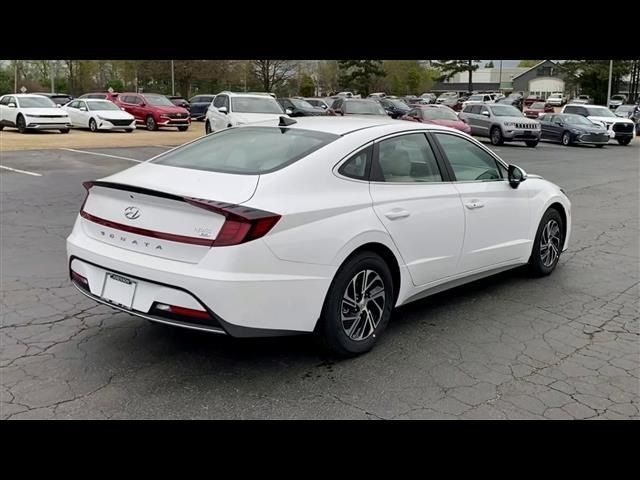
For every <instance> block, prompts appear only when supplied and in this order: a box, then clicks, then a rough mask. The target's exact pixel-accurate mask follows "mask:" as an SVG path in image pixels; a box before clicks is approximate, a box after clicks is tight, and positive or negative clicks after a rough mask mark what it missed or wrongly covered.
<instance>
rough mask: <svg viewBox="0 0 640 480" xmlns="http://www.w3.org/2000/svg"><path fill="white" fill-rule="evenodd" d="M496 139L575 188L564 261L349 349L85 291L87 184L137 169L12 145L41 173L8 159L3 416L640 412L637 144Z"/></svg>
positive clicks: (439, 306)
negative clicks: (78, 242)
mask: <svg viewBox="0 0 640 480" xmlns="http://www.w3.org/2000/svg"><path fill="white" fill-rule="evenodd" d="M495 150H497V152H498V154H499V155H501V156H502V157H503V158H504V159H505V160H507V161H509V162H512V163H515V164H517V165H520V166H521V167H523V168H524V169H525V170H527V171H530V172H531V173H537V174H541V175H542V176H544V177H546V178H548V179H550V180H551V181H554V182H555V183H557V184H559V185H560V186H562V187H564V188H565V190H567V192H568V194H569V196H570V198H571V201H572V203H573V233H572V239H571V245H570V248H569V250H568V251H567V252H565V253H564V254H563V255H562V257H561V260H560V264H559V266H558V268H557V270H556V271H555V272H554V273H553V274H552V275H551V276H550V277H546V278H541V279H532V278H529V277H528V276H527V275H526V273H525V272H523V271H521V270H515V271H511V272H505V273H502V274H500V275H497V276H495V277H492V278H488V279H484V280H481V281H479V282H475V283H473V284H470V285H467V286H463V287H459V288H456V289H455V290H451V291H448V292H444V293H441V294H438V295H436V296H433V297H430V298H427V299H425V300H422V301H418V302H415V303H413V304H410V305H408V306H406V307H403V308H400V309H398V310H397V311H396V312H395V314H394V317H393V319H392V321H391V323H390V325H389V328H388V330H387V332H386V333H385V335H384V336H383V338H381V341H380V342H379V344H378V346H377V347H376V348H375V349H374V350H373V351H372V352H370V353H369V354H367V355H364V356H362V357H359V358H356V359H350V360H344V361H335V360H333V359H330V358H327V357H325V356H324V355H323V354H322V353H321V352H320V351H319V350H318V349H317V348H316V346H315V344H314V343H313V342H312V341H311V339H310V338H309V337H290V338H275V339H251V340H236V339H231V338H226V337H220V336H216V335H208V334H202V333H198V332H192V331H187V330H180V329H175V328H171V327H166V326H161V325H153V324H150V323H149V322H147V321H145V320H142V319H137V318H134V317H130V316H128V315H126V314H124V313H121V312H117V311H114V310H111V309H110V308H108V307H106V306H102V305H97V304H95V303H93V302H92V301H90V300H88V299H86V298H85V297H83V296H82V295H81V294H80V293H78V292H77V291H76V290H75V289H74V288H73V287H72V286H71V285H70V284H69V282H68V280H67V263H66V257H65V238H66V236H67V234H68V233H69V231H70V229H71V226H72V224H73V222H74V220H75V217H76V214H77V212H78V208H79V207H80V204H81V203H82V199H83V198H84V190H83V188H82V185H81V182H82V181H85V180H90V179H95V178H100V177H102V176H105V175H107V174H110V173H113V172H116V171H118V170H121V169H123V168H126V167H128V166H130V165H132V163H130V162H127V161H125V160H121V159H117V158H107V157H99V156H91V155H83V154H80V153H74V152H68V151H61V150H40V151H23V152H2V155H1V158H0V161H1V163H2V164H3V165H6V166H9V167H12V168H17V169H23V170H27V171H32V172H37V173H40V174H41V175H42V176H41V177H35V176H28V175H24V174H21V173H14V172H10V171H5V170H1V171H0V186H1V187H2V188H1V197H0V201H1V205H0V207H1V208H0V210H1V218H0V226H1V232H0V241H1V246H2V248H1V271H0V274H1V275H0V276H1V284H0V309H1V315H2V323H1V326H0V418H2V419H49V418H53V419H112V418H113V419H165V418H166V419H174V418H175V419H200V418H206V419H208V418H211V419H258V418H260V419H263V418H268V419H325V418H332V419H460V418H462V419H543V418H547V419H638V418H639V417H640V413H639V408H640V401H639V397H640V380H639V374H640V368H639V367H640V330H639V321H638V319H639V309H640V307H639V302H638V299H639V293H640V284H639V278H638V277H639V275H638V273H639V260H640V248H639V239H640V232H639V225H638V221H639V210H640V202H639V193H638V189H639V180H640V140H638V139H636V140H634V142H633V143H632V144H631V145H630V146H628V147H620V146H618V145H616V144H613V143H611V144H610V145H609V146H607V147H605V148H604V149H596V148H590V147H570V148H565V147H562V146H560V145H556V144H550V143H541V144H540V145H539V146H538V147H537V148H536V149H529V148H526V147H524V146H522V147H521V146H519V145H505V146H502V147H498V148H495ZM96 151H97V152H105V153H106V152H110V153H111V154H113V155H116V156H123V157H129V158H137V159H146V158H149V157H150V156H152V155H154V154H156V153H159V152H161V151H162V149H161V148H153V147H146V148H128V149H124V148H112V149H108V150H107V149H104V150H96Z"/></svg>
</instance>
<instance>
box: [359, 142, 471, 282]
mask: <svg viewBox="0 0 640 480" xmlns="http://www.w3.org/2000/svg"><path fill="white" fill-rule="evenodd" d="M373 157H374V158H373V163H372V169H371V179H370V180H371V182H370V192H371V198H372V200H373V208H374V210H375V212H376V215H377V216H378V218H379V219H380V221H381V222H382V224H383V225H384V227H385V228H386V229H387V231H388V232H389V235H390V236H391V238H392V239H393V242H394V243H395V245H396V247H397V248H398V251H399V252H400V255H401V256H402V259H403V261H404V263H405V265H407V268H408V270H409V273H410V275H411V279H412V281H413V283H414V284H415V285H417V286H420V285H426V284H429V283H432V282H436V281H438V280H441V279H443V278H446V277H448V276H450V275H452V274H453V272H454V270H455V268H456V265H457V263H458V260H459V256H460V252H461V248H462V241H463V237H464V212H463V207H462V204H461V202H460V196H459V194H458V191H457V190H456V188H455V187H454V185H453V184H452V183H450V182H448V181H447V180H448V176H447V173H446V170H444V167H443V166H442V165H441V164H440V163H439V162H440V160H438V159H437V157H436V155H435V152H434V150H433V148H432V147H431V145H430V143H429V142H428V140H427V137H426V135H425V133H424V132H411V133H403V134H399V135H398V134H396V135H394V136H391V137H387V138H384V139H381V140H379V141H377V142H375V143H374V155H373Z"/></svg>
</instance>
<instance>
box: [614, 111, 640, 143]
mask: <svg viewBox="0 0 640 480" xmlns="http://www.w3.org/2000/svg"><path fill="white" fill-rule="evenodd" d="M615 114H616V117H622V118H629V119H630V120H631V121H632V122H633V123H635V124H636V136H637V135H640V105H620V106H619V107H618V108H616V111H615Z"/></svg>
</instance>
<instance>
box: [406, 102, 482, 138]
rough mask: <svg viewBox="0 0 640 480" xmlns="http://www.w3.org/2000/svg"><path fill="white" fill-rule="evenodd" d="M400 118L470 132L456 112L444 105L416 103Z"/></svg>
mask: <svg viewBox="0 0 640 480" xmlns="http://www.w3.org/2000/svg"><path fill="white" fill-rule="evenodd" d="M400 119H401V120H408V121H411V122H420V123H429V124H433V125H442V126H443V127H449V128H455V129H456V130H460V131H461V132H464V133H467V134H471V128H470V127H469V125H467V124H466V123H464V122H463V121H462V120H460V119H459V118H458V116H457V115H456V112H454V111H453V110H452V109H450V108H449V107H446V106H444V105H416V106H414V108H412V109H411V110H410V111H409V112H408V113H407V114H406V115H403V116H402V117H400Z"/></svg>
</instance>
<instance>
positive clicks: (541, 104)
mask: <svg viewBox="0 0 640 480" xmlns="http://www.w3.org/2000/svg"><path fill="white" fill-rule="evenodd" d="M530 108H532V109H533V110H543V109H544V102H534V103H532V104H531V107H530Z"/></svg>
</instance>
